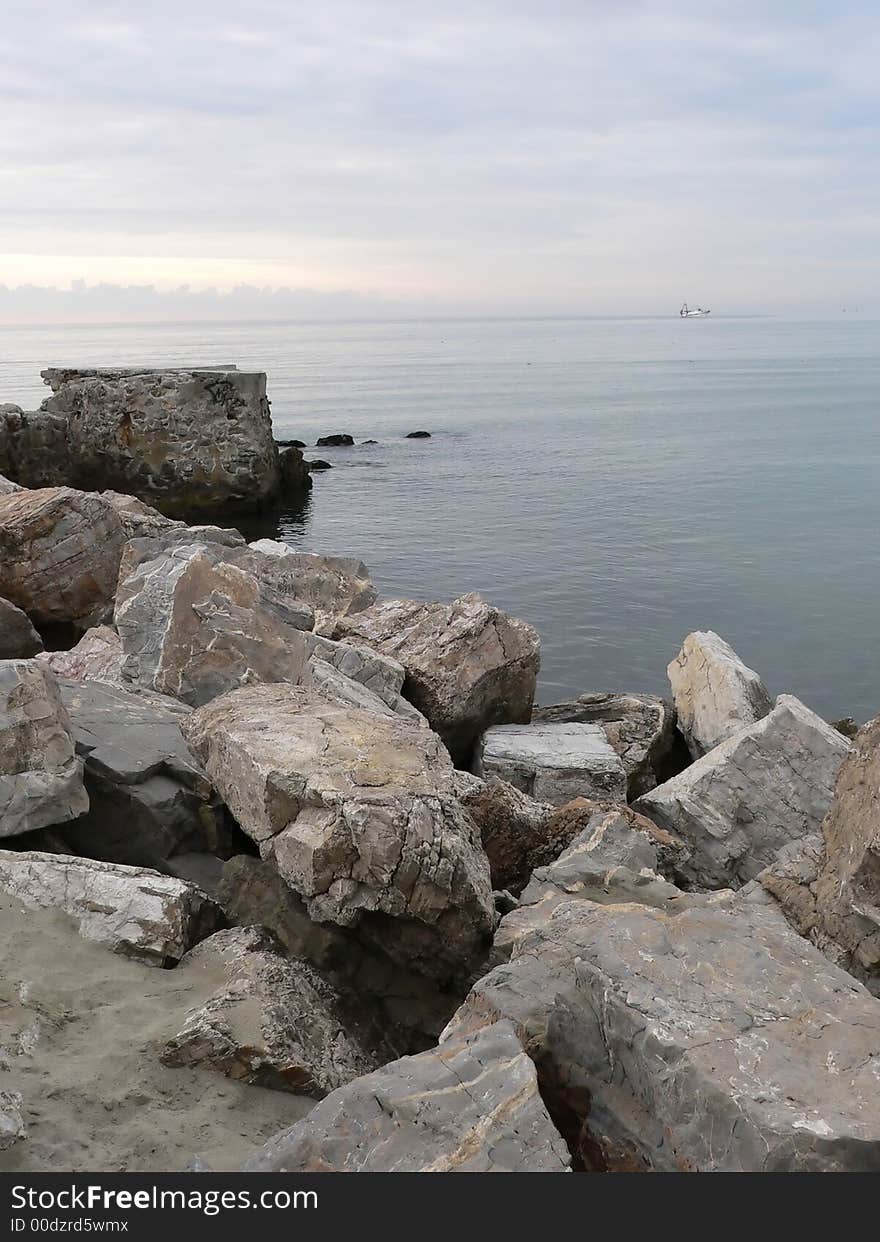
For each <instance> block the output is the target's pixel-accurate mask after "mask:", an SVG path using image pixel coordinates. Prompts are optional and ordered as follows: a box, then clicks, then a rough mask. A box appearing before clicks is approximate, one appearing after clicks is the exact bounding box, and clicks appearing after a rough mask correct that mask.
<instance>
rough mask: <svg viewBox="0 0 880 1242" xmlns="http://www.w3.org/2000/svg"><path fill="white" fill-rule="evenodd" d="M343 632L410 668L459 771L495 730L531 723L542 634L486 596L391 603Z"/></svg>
mask: <svg viewBox="0 0 880 1242" xmlns="http://www.w3.org/2000/svg"><path fill="white" fill-rule="evenodd" d="M338 633H339V635H340V636H342V637H346V638H351V639H355V640H356V641H360V642H363V643H365V644H366V645H367V646H369V647H373V648H374V649H375V650H377V651H381V652H383V653H384V654H385V655H390V656H392V657H393V658H394V659H395V660H397V661H399V662H400V663H401V664H402V665H403V667H404V669H405V670H406V682H405V685H404V694H405V695H406V697H407V698H408V699H409V701H410V702H411V703H413V704H414V705H415V706H416V707H417V708H418V709H419V711H420V712H422V714H423V715H424V716H425V717H426V718H427V719H428V721H429V723H430V725H431V728H432V729H434V730H436V732H437V733H439V734H440V736H441V737H442V738H443V741H444V742H445V744H446V746H447V747H448V749H449V752H450V754H451V755H452V757H453V759H454V760H455V762H456V764H457V765H458V766H459V767H465V768H466V767H469V766H470V762H471V757H472V753H473V747H474V743H475V741H476V739H477V737H478V736H479V734H481V733H483V732H484V731H485V730H486V729H487V728H489V727H490V726H491V725H495V724H519V723H523V724H525V723H527V722H528V721H529V720H530V719H531V714H532V702H533V699H534V694H535V681H536V678H537V675H538V667H539V664H540V640H539V638H538V635H537V632H536V631H535V630H534V629H533V628H532V626H530V625H527V624H526V623H525V622H524V621H518V620H516V619H515V618H513V617H509V616H507V614H506V613H503V612H501V611H499V609H497V608H493V607H492V606H491V605H490V604H487V603H486V602H485V601H484V600H482V599H481V598H480V597H479V595H473V594H472V595H462V596H461V597H460V598H459V599H456V600H453V602H452V603H451V604H436V603H433V604H420V603H417V602H415V601H414V600H400V599H398V600H388V601H387V602H385V603H381V604H376V605H374V606H373V607H372V608H368V609H366V610H364V611H362V612H358V613H356V614H355V615H354V616H351V615H349V616H347V617H345V618H343V620H342V621H341V622H340V624H339V628H338Z"/></svg>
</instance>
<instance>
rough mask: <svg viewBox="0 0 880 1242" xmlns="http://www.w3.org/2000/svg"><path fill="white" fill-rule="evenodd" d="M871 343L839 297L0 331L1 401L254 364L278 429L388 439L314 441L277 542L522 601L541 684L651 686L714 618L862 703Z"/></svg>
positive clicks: (869, 327) (878, 556)
mask: <svg viewBox="0 0 880 1242" xmlns="http://www.w3.org/2000/svg"><path fill="white" fill-rule="evenodd" d="M878 346H880V324H878V323H877V322H867V321H862V320H860V319H857V318H849V319H847V317H846V316H844V315H841V316H840V317H839V318H838V319H837V320H835V321H833V322H827V323H818V322H816V323H812V322H811V323H807V322H783V321H780V320H774V319H740V320H736V319H727V320H725V319H723V318H717V319H709V320H702V321H694V322H690V323H688V322H681V321H680V320H678V319H677V318H676V317H674V316H673V317H670V319H668V320H657V319H631V320H537V321H525V320H523V321H455V322H450V321H443V322H439V321H435V322H400V323H383V324H366V323H343V324H242V325H216V324H212V325H195V326H194V325H160V326H125V327H119V326H114V327H75V328H71V327H65V328H40V329H32V328H27V329H25V328H0V401H4V400H5V401H15V402H18V403H19V404H21V405H24V406H25V407H26V408H27V407H28V406H30V407H33V406H35V405H36V404H37V403H38V402H39V401H40V400H41V399H42V397H43V396H44V395H45V394H46V392H47V390H46V389H44V388H43V387H42V385H41V382H40V379H39V371H40V369H41V367H44V366H46V365H49V364H54V365H57V364H96V363H105V364H118V365H131V364H141V363H144V364H151V365H158V364H173V363H178V364H179V363H187V362H196V363H198V362H201V363H211V362H213V363H219V362H237V363H238V364H239V366H241V367H245V368H257V369H260V370H265V371H267V372H268V376H269V394H270V397H271V400H272V410H273V417H274V420H275V425H276V431H277V435H278V436H279V438H285V437H297V438H300V439H303V440H306V441H308V442H309V443H312V442H313V441H314V440H315V438H316V437H317V436H318V435H321V434H325V433H329V432H346V431H347V432H350V433H351V434H352V435H354V436H355V437H356V438H357V439H358V440H365V439H376V440H378V441H379V443H378V444H375V445H358V446H357V447H356V448H354V449H338V450H324V449H322V450H319V452H317V453H315V454H313V455H316V456H322V457H326V458H328V459H330V460H332V461H333V463H334V467H335V468H334V469H333V470H330V471H327V472H325V473H324V474H322V475H319V476H316V477H315V484H314V490H313V493H312V497H311V500H310V503H309V505H308V507H307V509H306V511H305V512H304V513H302V514H292V513H291V514H287V515H285V517H284V518H283V520H282V535H283V537H284V538H286V539H287V540H288V541H289V542H291V543H293V544H296V545H297V546H301V547H304V548H308V549H312V550H316V551H323V552H334V553H345V554H351V555H357V556H360V557H361V558H362V559H363V560H364V561H366V563H367V565H368V566H369V567H370V569H371V571H372V573H373V576H374V578H375V580H376V582H377V585H378V586H379V588H380V590H381V591H382V593H383V594H386V595H390V594H402V595H408V596H414V597H417V598H432V597H435V598H450V597H452V596H454V595H456V594H459V593H461V592H463V591H468V590H478V591H481V592H482V593H483V594H485V595H486V596H487V597H488V598H489V599H491V600H493V601H494V602H496V603H498V604H499V605H501V606H502V607H504V608H506V609H508V610H510V611H512V612H514V613H516V614H517V615H519V616H522V617H524V618H526V619H527V620H529V621H531V622H533V623H534V624H535V625H536V626H537V627H538V629H539V630H540V632H541V635H542V638H543V652H544V654H543V671H542V676H541V686H540V699H541V701H542V702H551V701H553V700H555V699H557V698H560V697H563V696H568V695H571V694H575V693H577V692H580V691H585V690H601V689H625V690H643V691H655V692H657V691H659V692H663V691H664V690H665V689H666V677H665V667H666V664H667V662H668V661H669V659H671V657H672V656H673V655H674V654H675V651H676V650H677V647H678V644H679V642H680V641H681V639H682V637H683V636H684V635H685V634H686V633H687V632H688V631H689V630H692V629H698V628H700V629H705V628H709V629H715V630H717V631H719V632H720V633H721V634H722V635H724V636H725V637H726V638H727V639H728V641H730V642H731V643H732V644H733V645H734V647H736V649H737V650H738V651H739V652H740V654H741V655H742V656H743V658H744V659H745V660H746V661H747V662H748V663H750V664H751V665H752V666H753V667H755V668H757V669H758V670H759V671H760V672H761V673H762V674H763V675H764V677H765V679H766V680H767V682H768V684H769V685H770V687H771V689H773V690H774V691H783V690H785V691H790V692H792V693H795V694H797V695H799V696H800V697H801V698H803V699H804V700H805V701H806V702H807V703H808V704H810V705H811V706H812V707H814V708H815V709H816V710H817V711H820V712H822V713H824V714H826V715H829V716H833V715H843V714H852V715H855V716H856V717H857V718H859V719H866V718H868V717H869V716H871V715H874V714H876V713H877V712H880V662H878V659H877V654H876V648H875V646H874V643H875V627H876V624H877V618H878V616H880V489H878V476H880V408H878V381H880V349H878ZM417 429H425V430H428V431H430V432H431V433H432V438H431V439H430V440H425V441H411V440H406V439H405V438H404V436H405V433H406V432H408V431H412V430H417ZM307 455H308V454H307Z"/></svg>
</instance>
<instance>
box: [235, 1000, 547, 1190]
mask: <svg viewBox="0 0 880 1242" xmlns="http://www.w3.org/2000/svg"><path fill="white" fill-rule="evenodd" d="M569 1164H570V1158H569V1154H568V1152H567V1150H566V1148H565V1144H564V1143H563V1141H562V1139H561V1138H560V1136H559V1134H558V1133H557V1131H556V1129H555V1128H554V1126H553V1124H552V1122H551V1121H550V1118H549V1116H548V1115H547V1111H546V1109H545V1107H544V1104H543V1102H542V1100H541V1097H540V1095H539V1094H538V1085H537V1081H536V1077H535V1070H534V1067H533V1065H532V1063H531V1061H529V1059H528V1057H526V1056H524V1054H523V1051H522V1049H521V1048H520V1046H519V1043H518V1041H517V1038H516V1036H515V1035H514V1033H513V1031H512V1030H511V1027H510V1025H509V1023H506V1022H500V1023H497V1024H495V1025H494V1026H490V1027H488V1028H487V1029H485V1030H482V1031H479V1032H478V1033H477V1034H476V1035H474V1036H471V1037H466V1038H463V1039H459V1040H449V1041H448V1042H447V1043H446V1044H444V1045H442V1046H441V1047H439V1048H432V1049H430V1050H429V1051H427V1052H422V1053H420V1054H419V1055H418V1056H415V1057H403V1058H402V1059H401V1060H399V1061H393V1062H392V1063H391V1064H390V1065H386V1066H385V1067H384V1068H383V1069H380V1070H377V1071H376V1072H375V1073H372V1074H368V1075H366V1076H365V1077H364V1078H359V1079H357V1080H356V1081H355V1082H353V1083H351V1084H349V1086H347V1087H342V1088H341V1089H340V1090H338V1091H334V1092H333V1094H332V1095H329V1096H328V1097H327V1099H326V1100H323V1101H322V1102H321V1103H320V1104H318V1105H317V1106H316V1107H315V1108H314V1109H312V1111H311V1112H310V1113H309V1115H308V1117H306V1118H304V1119H303V1120H302V1121H301V1122H299V1123H297V1125H295V1126H293V1127H291V1128H290V1129H288V1130H284V1131H282V1132H281V1133H280V1134H277V1135H276V1136H275V1137H274V1138H272V1139H270V1140H269V1142H268V1143H266V1144H265V1146H264V1147H262V1148H260V1150H259V1151H257V1153H256V1154H255V1155H254V1156H253V1157H251V1159H250V1160H249V1161H248V1162H247V1164H246V1165H245V1166H244V1171H245V1172H248V1173H317V1172H339V1173H342V1172H347V1173H375V1172H386V1173H392V1172H393V1173H403V1172H407V1173H449V1172H460V1173H465V1172H471V1173H489V1172H493V1173H552V1172H556V1173H562V1172H565V1171H566V1170H567V1169H568V1167H569Z"/></svg>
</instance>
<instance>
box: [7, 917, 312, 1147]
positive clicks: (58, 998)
mask: <svg viewBox="0 0 880 1242" xmlns="http://www.w3.org/2000/svg"><path fill="white" fill-rule="evenodd" d="M0 944H2V945H3V961H2V966H0V1087H2V1088H3V1089H6V1090H12V1091H18V1092H19V1093H20V1094H21V1095H22V1097H23V1100H24V1105H23V1113H24V1118H25V1121H26V1123H27V1127H28V1132H29V1133H28V1137H27V1138H26V1139H25V1140H24V1141H23V1142H20V1143H17V1144H16V1145H15V1146H14V1147H12V1148H10V1149H9V1150H8V1151H5V1152H0V1171H6V1172H13V1171H32V1172H36V1171H56V1172H58V1171H60V1172H71V1171H100V1172H122V1171H131V1172H176V1171H178V1170H180V1169H182V1168H183V1167H184V1166H185V1165H186V1163H187V1162H188V1161H189V1160H190V1159H191V1158H192V1156H193V1155H194V1154H198V1155H200V1156H201V1157H202V1158H203V1159H204V1160H206V1161H207V1163H208V1164H209V1165H210V1166H211V1167H212V1168H214V1169H216V1170H217V1171H222V1172H225V1171H228V1170H234V1169H237V1168H238V1167H239V1166H240V1164H241V1162H242V1161H243V1160H244V1159H245V1158H246V1156H248V1155H249V1154H250V1152H251V1151H252V1150H253V1149H254V1148H255V1147H256V1146H258V1145H259V1144H260V1143H262V1142H263V1141H264V1140H265V1139H267V1138H269V1137H270V1135H272V1134H274V1133H275V1132H276V1131H278V1130H280V1129H283V1128H284V1127H285V1126H288V1125H292V1124H293V1123H294V1122H295V1121H298V1120H299V1119H300V1118H301V1117H303V1116H304V1115H305V1114H306V1113H307V1112H308V1110H309V1108H310V1107H311V1106H312V1104H313V1103H314V1101H312V1100H309V1099H306V1098H303V1097H301V1096H294V1095H291V1094H288V1093H286V1092H281V1091H269V1090H265V1089H264V1088H261V1087H253V1086H248V1085H246V1084H241V1083H237V1082H234V1081H232V1080H231V1079H229V1078H226V1077H225V1076H224V1075H222V1074H218V1073H215V1072H212V1071H209V1070H191V1069H171V1068H168V1067H166V1066H163V1065H161V1064H160V1062H159V1059H158V1054H159V1049H160V1048H161V1046H162V1045H163V1043H164V1042H165V1040H166V1039H167V1038H168V1037H169V1036H170V1035H172V1034H174V1033H175V1032H176V1031H178V1030H179V1029H180V1026H181V1025H182V1022H183V1019H184V1018H185V1016H186V1014H187V1012H188V1011H189V1010H191V1009H193V1008H195V1007H197V1006H199V1005H201V1004H203V1003H204V1001H205V1000H206V999H207V998H208V996H209V995H211V993H212V992H213V990H214V989H215V988H216V986H217V984H218V983H219V979H218V978H217V977H212V976H211V974H210V973H209V971H208V970H206V969H198V970H195V969H192V968H190V969H180V968H177V969H175V970H160V969H157V968H155V967H150V966H143V965H141V964H139V963H137V962H132V961H129V960H128V959H127V958H124V957H120V956H118V955H116V954H114V953H111V952H110V951H109V950H107V949H105V948H102V947H101V946H99V945H95V944H92V943H90V942H89V941H87V940H84V939H83V938H82V937H81V936H80V935H79V934H78V932H77V931H76V928H75V925H74V924H73V923H72V921H71V920H70V919H69V918H68V917H67V916H66V915H64V914H61V913H59V912H57V911H51V910H40V911H30V910H25V909H24V908H23V907H22V906H21V905H20V904H19V903H18V902H16V901H14V900H11V899H10V898H8V897H5V896H0Z"/></svg>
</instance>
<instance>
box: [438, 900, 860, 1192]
mask: <svg viewBox="0 0 880 1242" xmlns="http://www.w3.org/2000/svg"><path fill="white" fill-rule="evenodd" d="M502 1019H507V1020H509V1021H510V1022H511V1023H512V1024H513V1026H514V1029H515V1030H516V1032H517V1034H518V1036H519V1038H520V1040H521V1042H522V1044H523V1047H524V1048H525V1049H526V1050H527V1051H528V1053H529V1055H530V1056H531V1057H532V1059H533V1060H534V1061H535V1063H536V1066H537V1069H538V1075H539V1080H540V1083H541V1091H542V1095H543V1097H544V1099H545V1100H546V1101H548V1106H549V1108H550V1113H551V1116H553V1117H554V1119H555V1120H556V1122H557V1125H559V1127H560V1129H561V1130H562V1131H563V1133H564V1134H565V1135H566V1137H567V1138H568V1140H569V1143H570V1145H571V1146H572V1147H573V1148H574V1149H575V1150H577V1151H578V1152H579V1154H580V1158H581V1160H582V1161H583V1162H584V1164H585V1165H586V1166H587V1167H588V1168H593V1169H608V1170H652V1171H657V1172H676V1171H699V1172H713V1171H718V1172H784V1171H805V1172H806V1171H809V1172H838V1171H847V1172H855V1171H867V1170H871V1171H875V1172H876V1171H877V1170H878V1169H880V1098H878V1094H877V1089H876V1087H877V1079H876V1065H875V1063H876V1049H877V1046H878V1040H880V1003H878V1001H876V1000H875V999H874V998H873V997H872V996H871V995H870V994H869V993H868V992H867V991H866V990H865V988H864V987H862V985H861V984H859V983H857V982H856V981H855V980H854V979H852V978H851V977H850V976H848V975H847V974H845V973H844V972H843V971H842V970H839V969H838V968H837V967H835V966H833V965H831V964H830V963H829V962H827V961H826V960H825V958H824V957H823V956H822V955H821V954H820V953H819V952H818V951H817V950H816V949H814V948H813V946H812V945H810V944H808V943H807V941H805V940H804V939H802V938H801V937H800V936H797V935H796V934H795V933H794V932H793V931H792V930H791V929H790V928H789V927H788V925H787V924H786V923H785V921H784V920H783V919H782V917H781V916H780V915H779V914H777V913H776V912H774V911H773V910H771V909H768V908H764V907H760V906H757V905H752V904H749V903H745V902H742V901H738V900H727V901H718V900H716V901H715V902H714V904H709V905H706V906H704V907H703V908H691V909H686V910H684V911H683V912H682V913H680V914H675V915H672V914H668V913H665V912H663V911H660V910H655V909H649V908H647V907H646V906H637V905H632V904H630V905H615V906H608V905H597V904H595V903H593V902H591V901H569V902H565V903H561V904H559V905H557V906H556V907H555V908H554V909H552V910H551V911H550V913H549V916H548V918H547V920H546V922H545V924H544V925H543V926H542V927H536V928H535V929H534V930H533V932H532V934H531V935H529V936H528V937H527V938H526V939H524V940H523V941H522V943H521V944H520V945H519V946H518V947H517V949H516V951H515V954H514V957H513V959H512V961H511V962H510V963H509V964H505V965H501V966H497V967H496V968H495V969H494V970H493V971H492V972H491V973H490V974H488V975H486V976H485V977H484V978H482V979H480V980H479V981H478V982H477V983H476V984H475V986H474V988H473V989H472V991H471V994H470V996H469V997H468V999H467V1000H466V1001H465V1003H464V1005H463V1006H462V1008H461V1010H460V1011H459V1013H458V1014H457V1015H456V1017H455V1018H454V1019H453V1021H452V1022H451V1023H450V1025H449V1028H447V1033H446V1035H444V1039H445V1038H447V1037H448V1038H450V1039H452V1040H455V1041H457V1040H458V1039H460V1038H461V1036H462V1035H465V1034H468V1033H471V1032H474V1031H476V1030H480V1029H483V1028H485V1027H487V1026H490V1024H493V1023H495V1022H497V1021H499V1020H502ZM442 1046H443V1044H442V1042H441V1047H442Z"/></svg>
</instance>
